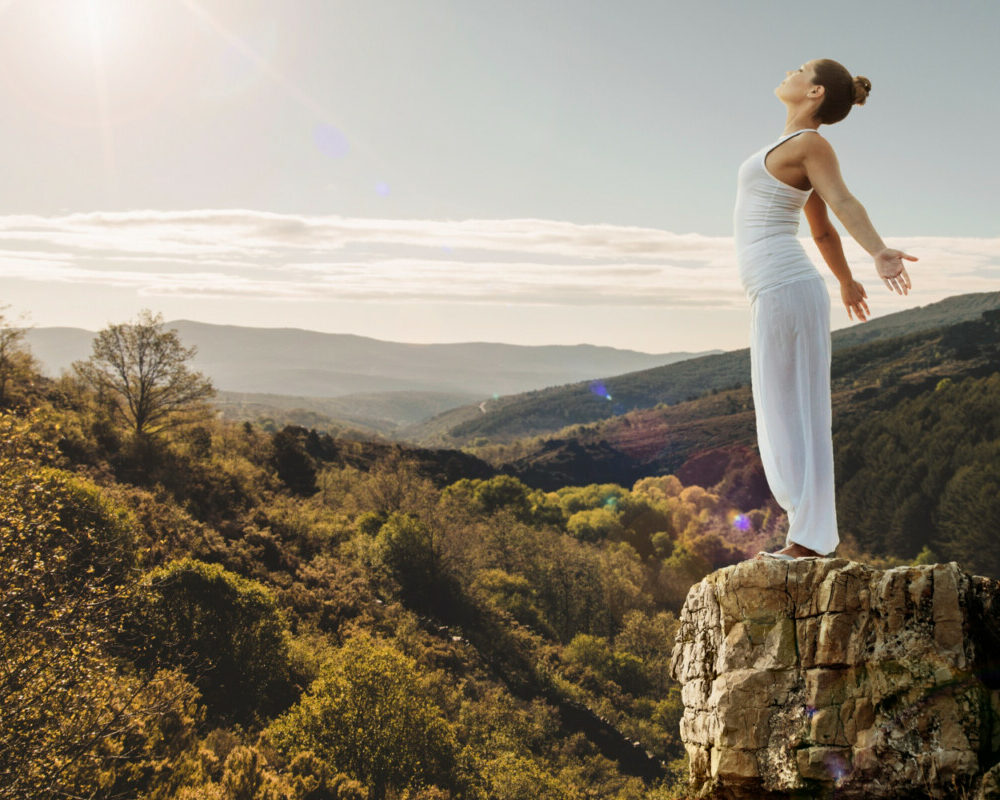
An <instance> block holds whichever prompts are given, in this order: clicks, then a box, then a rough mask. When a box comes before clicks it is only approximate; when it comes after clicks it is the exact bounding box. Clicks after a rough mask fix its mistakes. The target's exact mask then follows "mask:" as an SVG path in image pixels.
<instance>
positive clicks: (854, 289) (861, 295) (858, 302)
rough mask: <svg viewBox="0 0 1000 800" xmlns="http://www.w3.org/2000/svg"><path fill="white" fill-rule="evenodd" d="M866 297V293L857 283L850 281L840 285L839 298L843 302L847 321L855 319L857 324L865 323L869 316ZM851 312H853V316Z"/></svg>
mask: <svg viewBox="0 0 1000 800" xmlns="http://www.w3.org/2000/svg"><path fill="white" fill-rule="evenodd" d="M866 297H868V292H866V291H865V287H864V286H862V285H861V284H860V283H858V282H857V281H853V280H852V281H848V282H847V283H842V284H840V298H841V299H842V300H843V301H844V307H845V308H846V309H847V317H848V319H854V317H857V318H858V321H859V322H865V321H866V320H867V319H868V317H870V316H871V312H870V311H869V310H868V303H866V302H865V298H866ZM852 311H853V312H854V313H853V315H852V313H851V312H852Z"/></svg>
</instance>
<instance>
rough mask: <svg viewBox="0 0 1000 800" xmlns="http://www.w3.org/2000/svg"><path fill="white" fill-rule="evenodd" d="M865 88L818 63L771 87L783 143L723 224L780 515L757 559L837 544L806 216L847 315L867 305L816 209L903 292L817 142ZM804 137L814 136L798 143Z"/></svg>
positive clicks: (824, 326)
mask: <svg viewBox="0 0 1000 800" xmlns="http://www.w3.org/2000/svg"><path fill="white" fill-rule="evenodd" d="M869 91H871V82H870V81H869V80H868V79H867V78H863V77H860V76H859V77H857V78H855V77H852V76H851V73H850V72H848V71H847V70H846V69H845V68H844V67H843V66H842V65H841V64H838V63H837V62H836V61H831V60H829V59H818V60H816V61H809V62H807V63H805V64H803V65H802V66H801V67H799V68H798V69H795V70H790V71H789V72H788V73H786V77H785V79H784V80H783V81H782V82H781V84H780V85H779V86H778V87H777V88H776V89H775V94H776V95H777V96H778V99H779V100H781V102H782V103H784V104H785V107H786V109H787V112H788V113H787V117H786V120H785V130H784V133H783V135H782V136H781V137H780V138H779V139H778V140H777V141H776V142H773V143H772V144H769V145H767V146H765V147H764V148H762V149H761V150H758V151H757V152H756V153H754V154H753V155H752V156H750V158H748V159H747V160H746V161H744V162H743V164H742V166H741V167H740V171H739V183H738V191H737V195H736V209H735V212H734V215H733V221H734V227H735V239H736V251H737V258H738V262H739V270H740V280H741V282H742V283H743V288H744V289H745V290H746V292H747V297H748V298H749V300H750V371H751V384H752V388H753V399H754V406H755V409H756V416H757V441H758V445H759V448H760V456H761V461H762V462H763V465H764V474H765V476H766V477H767V482H768V485H769V486H770V488H771V492H772V494H773V495H774V497H775V499H776V500H777V501H778V503H779V504H780V505H781V507H782V508H784V509H785V511H787V512H788V537H787V540H786V545H787V546H786V547H784V548H783V549H782V550H779V551H778V552H777V553H760V554H758V558H764V557H767V558H782V559H795V558H803V557H815V556H823V555H827V554H830V553H832V552H833V551H834V550H835V549H836V547H837V543H838V542H839V540H840V539H839V536H838V533H837V512H836V505H835V503H834V483H833V440H832V434H831V411H830V358H831V351H830V295H829V294H828V292H827V289H826V285H825V282H824V280H823V278H822V276H821V275H820V273H819V271H818V270H817V269H816V267H815V266H814V265H813V263H812V262H811V261H810V260H809V257H808V256H807V255H806V252H805V250H804V249H803V247H802V245H801V244H800V243H799V241H798V239H797V238H796V234H797V232H798V227H799V213H800V212H801V211H805V215H806V219H807V220H808V221H809V228H810V231H811V232H812V236H813V239H814V240H815V242H816V245H817V247H818V248H819V251H820V253H821V254H822V256H823V260H824V261H825V262H826V264H827V266H829V268H830V270H831V271H832V272H833V274H834V275H835V276H836V277H837V280H838V281H840V295H841V298H842V299H843V302H844V306H845V307H846V308H847V315H848V317H849V318H854V317H857V319H859V320H861V321H864V320H866V319H867V318H868V315H869V311H868V304H867V303H866V302H865V298H866V297H867V296H868V295H867V293H866V292H865V289H864V287H863V286H862V285H861V284H860V283H858V282H857V281H856V280H854V278H853V277H852V275H851V270H850V267H849V266H848V265H847V260H846V258H845V257H844V250H843V247H842V246H841V243H840V235H839V234H838V233H837V230H836V228H834V226H833V224H832V223H831V222H830V218H829V216H828V215H827V206H829V207H830V208H831V209H833V212H834V214H836V216H837V218H838V219H839V220H840V221H841V222H842V223H843V225H844V227H845V228H847V230H848V232H849V233H850V234H851V236H853V237H854V239H855V240H857V242H858V244H860V245H861V246H862V247H863V248H864V249H865V250H866V251H868V253H869V254H870V255H871V256H872V258H873V259H874V260H875V269H876V272H877V273H878V275H879V277H880V278H881V279H882V281H883V282H884V283H885V285H886V286H887V287H888V289H889V290H890V291H895V292H897V293H899V294H907V293H908V292H909V289H910V286H911V283H910V277H909V275H907V273H906V269H905V267H904V265H903V260H904V259H905V260H908V261H916V260H917V259H916V258H914V257H913V256H910V255H907V254H906V253H903V252H902V251H900V250H893V249H892V248H889V247H886V245H885V242H883V241H882V239H881V237H880V236H879V235H878V233H877V232H876V230H875V228H874V227H873V226H872V223H871V221H870V220H869V219H868V214H867V213H866V212H865V209H864V207H863V206H862V205H861V203H859V202H858V201H857V199H855V197H854V196H853V195H852V194H851V193H850V192H849V191H848V190H847V187H846V186H845V185H844V181H843V178H841V175H840V168H839V166H838V163H837V157H836V155H835V154H834V152H833V147H831V146H830V143H829V142H828V141H827V140H826V139H824V138H823V136H821V135H820V134H819V131H818V128H819V126H820V125H830V124H833V123H835V122H839V121H840V120H842V119H843V118H844V117H846V116H847V112H848V111H850V110H851V106H853V105H854V104H863V103H864V102H865V100H866V99H867V97H868V93H869ZM808 134H814V135H812V136H809V135H808Z"/></svg>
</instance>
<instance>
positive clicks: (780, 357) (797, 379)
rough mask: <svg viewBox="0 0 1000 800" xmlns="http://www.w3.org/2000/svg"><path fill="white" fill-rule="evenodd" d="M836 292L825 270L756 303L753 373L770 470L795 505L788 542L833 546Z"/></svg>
mask: <svg viewBox="0 0 1000 800" xmlns="http://www.w3.org/2000/svg"><path fill="white" fill-rule="evenodd" d="M830 360H831V348H830V295H829V292H827V289H826V284H825V283H824V281H823V278H822V277H820V276H819V274H817V275H816V277H815V278H807V279H804V280H797V281H795V282H793V283H789V284H785V285H783V286H778V287H776V288H773V289H767V290H765V291H763V292H761V293H759V294H758V295H757V296H756V297H755V298H754V299H753V300H752V302H751V304H750V380H751V387H752V389H753V401H754V407H755V409H756V415H757V444H758V447H759V448H760V458H761V461H762V462H763V465H764V475H765V477H766V478H767V483H768V486H770V488H771V493H772V494H773V495H774V498H775V500H777V501H778V504H779V505H780V506H781V507H782V508H784V509H785V511H786V512H788V537H787V540H786V542H787V544H791V543H793V542H795V543H798V544H800V545H802V546H803V547H808V548H809V549H810V550H815V551H816V552H817V553H821V554H824V555H825V554H827V553H831V552H833V551H834V550H835V549H836V547H837V543H838V542H839V541H840V537H839V536H838V534H837V509H836V504H835V502H834V484H833V438H832V433H831V421H832V420H831V417H832V415H831V410H830Z"/></svg>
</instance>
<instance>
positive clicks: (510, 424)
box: [398, 292, 1000, 447]
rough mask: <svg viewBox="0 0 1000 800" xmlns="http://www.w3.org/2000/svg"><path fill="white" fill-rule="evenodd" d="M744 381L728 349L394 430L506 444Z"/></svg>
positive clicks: (997, 296) (881, 326)
mask: <svg viewBox="0 0 1000 800" xmlns="http://www.w3.org/2000/svg"><path fill="white" fill-rule="evenodd" d="M997 308H1000V292H984V293H979V294H967V295H959V296H957V297H949V298H947V299H945V300H941V301H939V302H937V303H932V304H930V305H927V306H921V307H918V308H913V309H908V310H906V311H900V312H897V313H895V314H889V315H887V316H885V317H880V318H878V319H875V320H870V321H869V322H865V323H862V324H858V325H855V326H853V327H850V328H844V329H841V330H837V331H834V332H833V334H832V342H833V349H834V352H838V351H841V350H844V349H846V348H850V347H856V346H859V345H862V344H865V343H869V342H876V341H880V340H885V339H890V338H894V337H900V336H905V335H908V334H913V333H918V332H920V331H927V330H934V329H937V328H940V327H942V326H947V325H951V324H955V323H960V322H963V321H968V320H975V319H978V318H979V317H980V316H981V315H982V313H983V312H984V311H989V310H992V309H997ZM749 382H750V351H749V350H748V349H742V350H733V351H730V352H727V353H721V354H718V355H709V356H702V357H699V358H691V359H687V360H685V361H682V362H679V363H674V364H670V365H665V366H660V367H654V368H650V369H644V370H639V371H636V372H630V373H626V374H619V375H614V376H612V377H605V378H603V379H601V380H596V381H595V380H587V381H576V382H573V383H570V384H566V385H563V386H552V387H549V388H546V389H540V390H536V391H531V392H526V393H524V394H520V395H513V396H506V397H500V398H497V399H495V400H488V401H486V402H483V403H479V404H475V405H467V406H463V407H461V408H455V409H451V410H449V411H445V412H443V413H442V414H440V415H438V416H437V417H434V418H432V419H429V420H427V421H425V422H422V423H419V424H416V425H412V426H409V427H407V428H404V429H402V430H400V431H399V433H398V437H399V438H405V439H407V440H410V441H413V442H417V443H420V444H423V445H425V446H430V445H438V446H449V447H455V446H462V445H468V444H482V443H485V442H492V443H497V442H511V441H514V440H515V439H518V438H521V437H525V436H537V435H540V434H545V433H551V432H553V431H557V430H559V429H561V428H564V427H566V426H568V425H580V424H588V423H593V422H596V421H598V420H605V419H610V418H613V417H616V416H620V415H622V414H624V413H626V412H629V411H636V410H639V409H645V408H654V407H656V406H657V405H661V404H666V405H675V404H677V403H683V402H684V401H687V400H692V399H694V398H697V397H700V396H702V395H704V394H705V393H706V392H710V391H719V390H724V389H731V388H735V387H738V386H746V385H748V384H749Z"/></svg>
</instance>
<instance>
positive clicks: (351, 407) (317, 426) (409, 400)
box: [215, 392, 478, 438]
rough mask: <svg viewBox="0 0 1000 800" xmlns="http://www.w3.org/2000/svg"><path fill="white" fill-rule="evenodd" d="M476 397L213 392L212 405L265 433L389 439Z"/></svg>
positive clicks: (403, 394)
mask: <svg viewBox="0 0 1000 800" xmlns="http://www.w3.org/2000/svg"><path fill="white" fill-rule="evenodd" d="M477 399H478V398H477V397H476V396H475V395H470V394H460V393H457V392H454V393H446V392H380V393H373V394H345V395H342V396H340V397H296V396H293V395H284V394H258V393H253V392H219V394H218V396H217V397H216V399H215V405H216V407H217V408H218V409H219V410H220V411H221V413H222V417H223V419H228V420H237V421H244V420H249V421H250V422H254V423H256V424H258V425H260V426H261V427H263V428H264V429H265V430H269V431H274V430H279V429H280V428H283V427H284V426H286V425H298V426H301V427H304V428H311V429H313V430H316V431H320V432H323V433H329V434H332V435H335V436H343V437H354V438H372V437H375V438H378V437H387V438H391V437H392V436H393V434H394V433H395V431H396V430H397V429H398V428H399V427H400V426H404V425H409V424H412V423H415V422H419V421H420V420H424V419H427V418H428V417H432V416H434V415H436V414H439V413H441V412H442V411H445V410H447V409H449V408H454V407H455V406H460V405H463V404H465V403H470V402H473V401H474V400H477Z"/></svg>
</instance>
